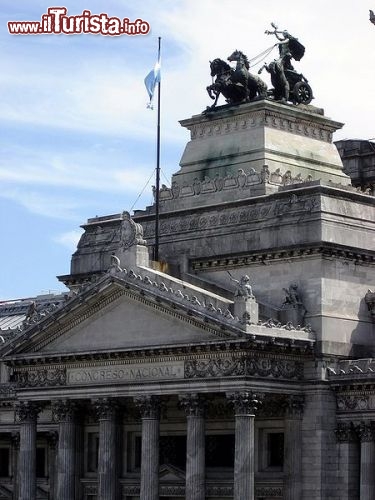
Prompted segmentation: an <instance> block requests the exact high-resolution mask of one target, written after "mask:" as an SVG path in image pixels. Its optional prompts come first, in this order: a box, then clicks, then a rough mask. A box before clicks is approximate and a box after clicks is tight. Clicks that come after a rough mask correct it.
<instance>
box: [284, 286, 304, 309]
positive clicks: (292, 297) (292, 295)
mask: <svg viewBox="0 0 375 500" xmlns="http://www.w3.org/2000/svg"><path fill="white" fill-rule="evenodd" d="M283 290H284V292H285V293H286V297H285V301H284V304H290V305H293V306H295V305H301V304H302V301H301V299H300V296H299V295H298V285H297V284H296V283H292V284H291V285H289V288H288V289H286V288H283Z"/></svg>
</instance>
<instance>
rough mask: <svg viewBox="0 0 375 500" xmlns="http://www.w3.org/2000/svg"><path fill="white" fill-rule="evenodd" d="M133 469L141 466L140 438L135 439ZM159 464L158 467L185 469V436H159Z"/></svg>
mask: <svg viewBox="0 0 375 500" xmlns="http://www.w3.org/2000/svg"><path fill="white" fill-rule="evenodd" d="M134 451H135V457H134V458H135V460H134V465H135V468H140V466H141V456H142V438H141V436H136V438H135V450H134ZM159 463H160V465H166V464H169V465H174V466H175V467H178V468H179V469H185V464H186V436H160V438H159Z"/></svg>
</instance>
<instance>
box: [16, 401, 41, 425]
mask: <svg viewBox="0 0 375 500" xmlns="http://www.w3.org/2000/svg"><path fill="white" fill-rule="evenodd" d="M41 409H42V405H41V404H40V403H38V402H35V401H19V402H18V403H16V406H15V421H16V422H18V423H27V422H36V421H37V418H38V413H39V412H40V410H41Z"/></svg>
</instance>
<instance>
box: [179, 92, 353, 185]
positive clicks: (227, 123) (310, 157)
mask: <svg viewBox="0 0 375 500" xmlns="http://www.w3.org/2000/svg"><path fill="white" fill-rule="evenodd" d="M180 123H181V125H182V126H183V127H185V128H187V129H188V130H189V131H190V133H191V141H190V142H189V143H188V144H187V146H186V148H185V151H184V154H183V156H182V158H181V162H180V165H181V170H180V171H179V172H178V173H177V174H175V175H174V176H173V181H174V182H176V183H178V185H179V186H183V185H184V183H185V185H186V184H193V182H194V179H197V180H198V181H203V180H204V178H205V176H208V177H209V178H210V179H212V180H213V179H214V178H215V176H217V177H219V178H223V179H224V178H225V176H228V175H230V174H236V173H237V172H238V171H239V169H241V170H243V171H245V172H248V171H249V169H254V170H255V171H256V172H260V171H261V169H262V167H263V166H264V165H265V164H267V165H268V167H269V170H270V171H271V172H272V171H276V170H277V169H280V170H281V175H283V174H284V173H285V172H287V171H289V172H290V173H291V176H292V177H294V176H296V175H297V174H301V176H302V178H306V177H307V176H309V175H310V176H311V177H312V179H313V180H316V179H324V180H326V181H329V180H332V181H333V182H344V183H345V184H349V177H348V176H346V175H345V174H344V173H343V172H342V169H343V165H342V162H341V159H340V156H339V154H338V152H337V149H336V147H335V145H334V144H333V143H332V134H333V132H335V131H336V130H338V129H339V128H341V127H342V123H338V122H335V121H333V120H331V119H330V118H327V117H325V116H324V113H323V110H322V109H319V108H316V107H314V106H293V105H285V104H281V103H278V102H275V101H270V100H262V101H257V102H252V103H249V104H242V105H241V106H235V107H234V106H232V107H222V108H221V109H217V110H216V111H215V112H213V113H205V114H200V115H195V116H193V117H192V118H189V119H187V120H182V121H180Z"/></svg>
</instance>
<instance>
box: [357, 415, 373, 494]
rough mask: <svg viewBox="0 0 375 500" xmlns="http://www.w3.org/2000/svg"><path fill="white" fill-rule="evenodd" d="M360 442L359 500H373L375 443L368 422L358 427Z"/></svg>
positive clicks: (371, 428)
mask: <svg viewBox="0 0 375 500" xmlns="http://www.w3.org/2000/svg"><path fill="white" fill-rule="evenodd" d="M358 435H359V438H360V441H361V465H360V499H361V500H373V499H374V498H375V474H374V471H375V443H374V438H375V435H374V428H373V427H372V425H371V423H370V422H362V423H361V424H360V425H359V427H358Z"/></svg>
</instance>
